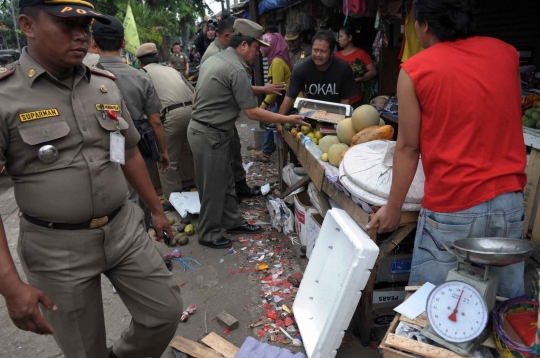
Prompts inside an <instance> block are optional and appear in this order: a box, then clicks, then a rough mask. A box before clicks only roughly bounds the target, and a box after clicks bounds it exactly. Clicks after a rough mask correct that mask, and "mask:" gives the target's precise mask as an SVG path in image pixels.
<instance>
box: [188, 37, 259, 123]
mask: <svg viewBox="0 0 540 358" xmlns="http://www.w3.org/2000/svg"><path fill="white" fill-rule="evenodd" d="M204 66H205V71H201V72H200V73H199V79H198V81H197V95H196V98H195V105H194V106H193V112H192V114H191V115H192V117H193V118H195V119H197V120H199V121H201V122H204V123H208V124H211V125H213V126H215V127H217V128H219V129H222V130H231V129H233V128H234V123H235V121H236V119H237V118H238V114H239V113H240V110H241V109H246V108H255V107H258V103H257V98H256V97H255V94H254V93H253V89H252V88H251V78H250V77H251V76H250V70H249V66H248V65H247V63H246V61H244V59H243V58H242V56H240V54H239V53H238V51H236V50H235V49H234V48H231V47H229V48H228V49H226V50H224V51H221V52H220V53H218V54H216V55H214V56H212V57H210V58H209V59H208V60H207V61H206V64H205V65H204Z"/></svg>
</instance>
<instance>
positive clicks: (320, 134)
mask: <svg viewBox="0 0 540 358" xmlns="http://www.w3.org/2000/svg"><path fill="white" fill-rule="evenodd" d="M322 137H323V134H322V133H321V132H319V131H317V132H315V138H317V139H321V138H322Z"/></svg>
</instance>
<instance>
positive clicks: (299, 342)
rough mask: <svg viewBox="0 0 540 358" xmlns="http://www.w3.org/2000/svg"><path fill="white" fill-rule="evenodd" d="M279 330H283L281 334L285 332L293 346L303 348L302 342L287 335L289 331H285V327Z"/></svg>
mask: <svg viewBox="0 0 540 358" xmlns="http://www.w3.org/2000/svg"><path fill="white" fill-rule="evenodd" d="M279 329H280V330H281V332H283V334H284V335H286V336H287V338H289V339H290V340H291V341H292V345H293V346H297V347H301V346H302V342H301V341H300V340H299V339H296V338H293V337H291V335H290V334H289V333H287V331H285V330H284V329H283V327H279Z"/></svg>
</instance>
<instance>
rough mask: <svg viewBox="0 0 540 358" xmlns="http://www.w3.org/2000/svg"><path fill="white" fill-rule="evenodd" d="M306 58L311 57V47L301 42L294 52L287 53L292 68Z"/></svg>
mask: <svg viewBox="0 0 540 358" xmlns="http://www.w3.org/2000/svg"><path fill="white" fill-rule="evenodd" d="M308 56H311V46H310V45H308V44H305V43H303V42H302V44H301V45H300V47H298V48H297V49H296V51H289V58H290V59H291V64H292V65H293V66H296V64H297V63H298V62H299V61H300V60H303V59H304V58H306V57H308Z"/></svg>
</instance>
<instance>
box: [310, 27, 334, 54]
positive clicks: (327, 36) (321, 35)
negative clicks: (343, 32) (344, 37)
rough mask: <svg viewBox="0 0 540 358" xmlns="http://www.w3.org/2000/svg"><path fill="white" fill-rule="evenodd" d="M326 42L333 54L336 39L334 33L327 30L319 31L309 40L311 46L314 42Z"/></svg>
mask: <svg viewBox="0 0 540 358" xmlns="http://www.w3.org/2000/svg"><path fill="white" fill-rule="evenodd" d="M317 40H319V41H326V42H328V45H329V46H330V51H331V52H333V51H334V48H336V38H335V36H334V33H333V32H332V31H329V30H321V31H319V32H317V33H316V34H315V36H313V39H312V40H311V45H312V46H313V44H314V43H315V41H317Z"/></svg>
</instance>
